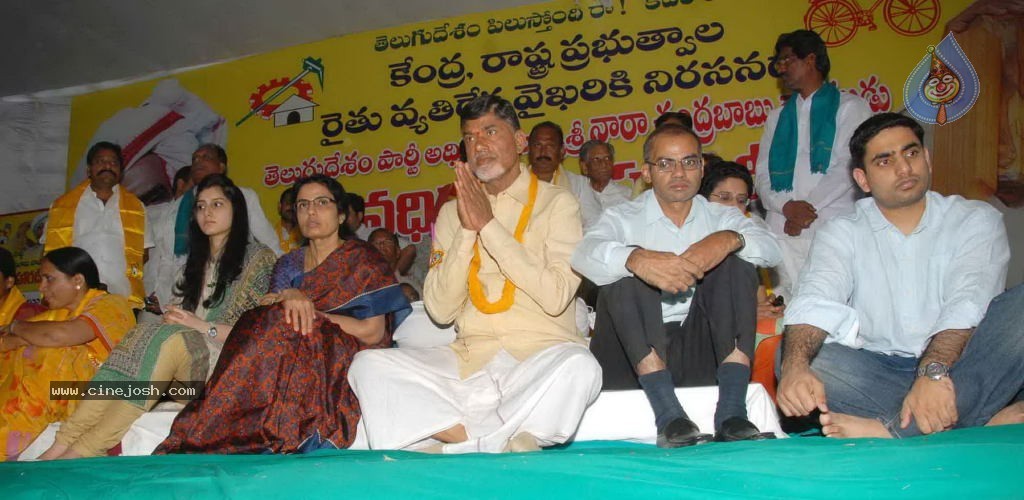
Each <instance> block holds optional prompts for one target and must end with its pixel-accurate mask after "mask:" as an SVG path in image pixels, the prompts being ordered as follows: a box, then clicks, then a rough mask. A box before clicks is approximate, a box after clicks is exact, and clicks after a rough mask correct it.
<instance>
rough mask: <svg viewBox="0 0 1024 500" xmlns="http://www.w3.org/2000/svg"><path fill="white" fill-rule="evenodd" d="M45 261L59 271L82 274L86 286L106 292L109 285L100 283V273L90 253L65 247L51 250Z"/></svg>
mask: <svg viewBox="0 0 1024 500" xmlns="http://www.w3.org/2000/svg"><path fill="white" fill-rule="evenodd" d="M43 260H45V261H47V262H49V263H50V264H53V267H56V268H57V270H58V271H60V272H62V273H64V274H66V275H68V276H74V275H76V274H81V275H82V277H83V278H85V286H86V287H88V288H91V289H96V290H103V291H106V289H107V285H104V284H103V283H101V282H100V271H99V269H97V268H96V262H95V261H93V260H92V257H91V256H90V255H89V252H86V251H85V250H82V249H81V248H78V247H63V248H57V249H54V250H50V251H49V252H48V253H47V254H46V255H44V256H43Z"/></svg>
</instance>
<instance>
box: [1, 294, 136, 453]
mask: <svg viewBox="0 0 1024 500" xmlns="http://www.w3.org/2000/svg"><path fill="white" fill-rule="evenodd" d="M79 318H85V319H87V320H88V321H89V322H90V323H91V326H92V328H93V331H94V332H95V334H96V337H95V338H94V339H93V340H91V341H89V342H86V343H85V344H80V345H75V346H67V347H37V346H28V347H19V348H17V349H12V350H10V351H7V352H3V353H0V451H2V452H3V453H2V455H0V460H13V459H16V458H17V456H18V455H19V454H20V453H21V452H22V451H24V449H25V448H26V447H28V445H29V444H31V443H32V441H34V440H35V438H36V437H37V436H38V435H39V433H41V432H42V431H43V430H44V429H46V426H47V425H49V424H50V423H51V422H59V421H61V420H64V419H66V418H67V417H68V415H70V414H71V413H72V412H73V411H74V410H75V407H76V406H77V403H78V401H75V400H50V382H52V381H84V380H89V379H91V378H92V376H93V375H94V374H95V373H96V369H97V368H98V367H99V365H100V364H102V363H103V361H104V360H106V359H107V356H108V355H109V354H110V350H111V348H113V346H114V345H116V344H117V343H118V342H119V341H120V340H121V338H122V337H124V335H125V334H126V333H128V330H129V329H131V327H133V326H135V314H134V313H133V312H132V308H131V305H130V304H129V302H128V300H127V299H126V298H124V297H122V296H120V295H114V294H108V293H106V292H103V291H100V290H89V291H88V292H87V293H86V295H85V298H83V299H82V301H81V302H80V303H79V304H78V306H77V307H76V308H75V310H74V311H71V310H68V309H50V310H47V311H45V312H43V313H42V314H38V315H36V316H34V317H33V318H31V319H29V320H28V321H72V320H76V319H79Z"/></svg>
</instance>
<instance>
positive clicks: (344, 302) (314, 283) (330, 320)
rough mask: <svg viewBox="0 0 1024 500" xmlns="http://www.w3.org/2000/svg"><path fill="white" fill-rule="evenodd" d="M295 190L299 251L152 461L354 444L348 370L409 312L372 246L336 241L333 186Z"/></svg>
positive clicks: (338, 198)
mask: <svg viewBox="0 0 1024 500" xmlns="http://www.w3.org/2000/svg"><path fill="white" fill-rule="evenodd" d="M296 190H297V193H298V194H297V196H296V202H295V205H296V215H297V217H298V222H299V228H300V230H301V231H302V235H303V236H304V237H305V238H306V239H307V240H308V241H309V243H308V244H307V245H306V246H304V247H301V248H299V249H296V250H294V251H292V252H290V253H288V254H286V255H284V256H283V257H281V259H280V260H278V262H277V264H276V265H275V267H274V273H273V275H272V277H271V285H270V291H271V293H269V294H268V295H267V296H266V297H265V298H264V301H263V303H264V304H265V305H263V306H261V307H257V308H255V309H252V310H250V311H248V312H246V313H244V314H243V315H242V316H241V318H239V319H238V321H237V322H236V323H235V327H234V329H233V330H232V331H231V335H230V336H229V337H228V339H227V341H226V342H225V343H224V348H223V350H222V352H221V356H220V359H219V361H218V362H217V367H216V368H215V369H214V373H213V375H212V376H211V377H210V380H209V382H208V383H207V385H206V394H205V397H204V399H200V400H194V401H192V402H191V403H189V405H188V406H187V407H186V408H185V409H184V410H182V412H181V413H180V414H179V415H178V417H177V418H176V419H175V421H174V424H173V426H172V427H171V433H170V435H169V436H168V437H167V439H166V440H165V441H164V442H163V443H162V444H161V445H160V446H159V447H158V448H157V450H156V452H155V453H158V454H166V453H268V452H269V453H293V452H305V451H310V450H314V449H319V448H345V447H348V446H349V445H350V444H351V443H352V440H353V439H354V438H355V433H356V424H357V423H358V422H359V417H360V413H359V403H358V401H356V398H355V395H354V394H353V393H352V390H351V388H350V387H349V385H348V377H347V376H348V367H349V364H350V363H351V361H352V357H353V356H355V354H356V353H357V352H359V351H361V350H363V349H372V348H381V347H389V346H390V345H391V331H392V330H393V327H394V326H396V325H397V323H398V321H400V320H401V319H404V317H405V315H407V314H408V312H409V310H410V309H409V304H408V302H407V301H406V300H405V297H404V296H403V295H402V292H401V289H400V287H399V285H398V283H397V282H396V280H395V277H394V274H393V273H389V272H388V269H389V268H388V265H387V262H386V261H385V260H384V258H383V257H382V256H381V255H380V254H379V253H378V252H377V251H376V249H374V248H373V247H371V246H369V245H368V244H366V243H364V242H362V241H357V240H352V241H345V240H343V239H341V238H340V236H339V234H338V228H339V225H340V224H341V223H342V222H343V221H344V218H345V214H346V213H347V207H346V205H345V200H346V197H345V196H344V194H345V191H344V189H342V187H341V184H339V183H338V182H337V181H336V180H334V179H331V178H329V177H326V176H323V175H315V176H311V177H308V178H305V179H303V180H301V181H299V183H298V184H297V185H296Z"/></svg>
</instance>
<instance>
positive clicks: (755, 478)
mask: <svg viewBox="0 0 1024 500" xmlns="http://www.w3.org/2000/svg"><path fill="white" fill-rule="evenodd" d="M967 495H970V496H972V497H974V498H1024V425H1014V426H1004V427H996V428H977V429H965V430H958V431H952V432H946V433H942V434H939V435H936V436H931V437H923V438H914V439H906V440H882V439H864V440H832V439H826V438H821V437H801V438H793V439H783V440H776V441H761V442H745V443H711V444H706V445H702V446H697V447H692V448H682V449H676V450H660V449H658V448H655V447H653V446H648V445H639V444H631V443H619V442H584V443H575V444H572V445H569V446H566V447H563V448H560V449H553V450H545V451H543V452H540V453H527V454H504V455H461V456H440V455H424V454H418V453H410V452H395V451H387V452H380V451H320V452H317V453H314V454H310V455H291V456H274V455H258V456H254V455H247V456H241V455H236V456H223V455H217V456H214V455H175V456H156V457H108V458H96V459H85V460H69V461H58V462H37V463H4V464H0V498H5V499H10V498H118V497H130V498H142V499H146V500H149V499H157V498H187V499H190V500H196V499H200V498H225V497H227V498H295V497H299V498H311V497H322V498H343V497H347V498H416V499H420V498H460V499H465V498H560V499H568V498H655V497H658V498H680V497H694V498H714V499H718V498H739V497H742V498H750V497H776V498H799V497H804V498H817V499H820V498H893V497H900V498H922V497H928V498H931V499H934V498H951V497H962V496H967Z"/></svg>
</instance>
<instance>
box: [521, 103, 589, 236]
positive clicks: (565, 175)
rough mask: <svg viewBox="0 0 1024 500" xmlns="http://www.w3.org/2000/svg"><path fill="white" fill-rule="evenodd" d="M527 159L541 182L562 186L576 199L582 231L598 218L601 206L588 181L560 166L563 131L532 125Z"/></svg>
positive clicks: (549, 124)
mask: <svg viewBox="0 0 1024 500" xmlns="http://www.w3.org/2000/svg"><path fill="white" fill-rule="evenodd" d="M527 145H528V148H527V151H526V154H527V158H528V159H529V160H530V171H531V172H533V174H534V175H536V176H537V178H538V179H540V180H541V181H544V182H550V183H551V184H554V185H556V186H561V187H563V188H565V189H566V190H568V191H569V192H570V193H572V195H573V196H575V197H576V201H577V202H579V205H580V221H581V222H583V229H584V230H585V229H587V228H588V227H590V226H591V225H592V224H593V223H595V222H597V218H598V217H599V216H600V215H601V204H600V202H598V200H597V197H596V196H594V191H593V190H592V189H590V179H588V178H587V177H585V176H582V175H580V174H577V173H575V172H572V171H569V170H566V169H565V167H564V166H563V165H562V160H564V159H565V141H564V136H563V133H562V127H559V126H558V124H556V123H553V122H543V123H538V124H537V125H534V127H533V130H531V131H530V136H529V138H528V141H527Z"/></svg>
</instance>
